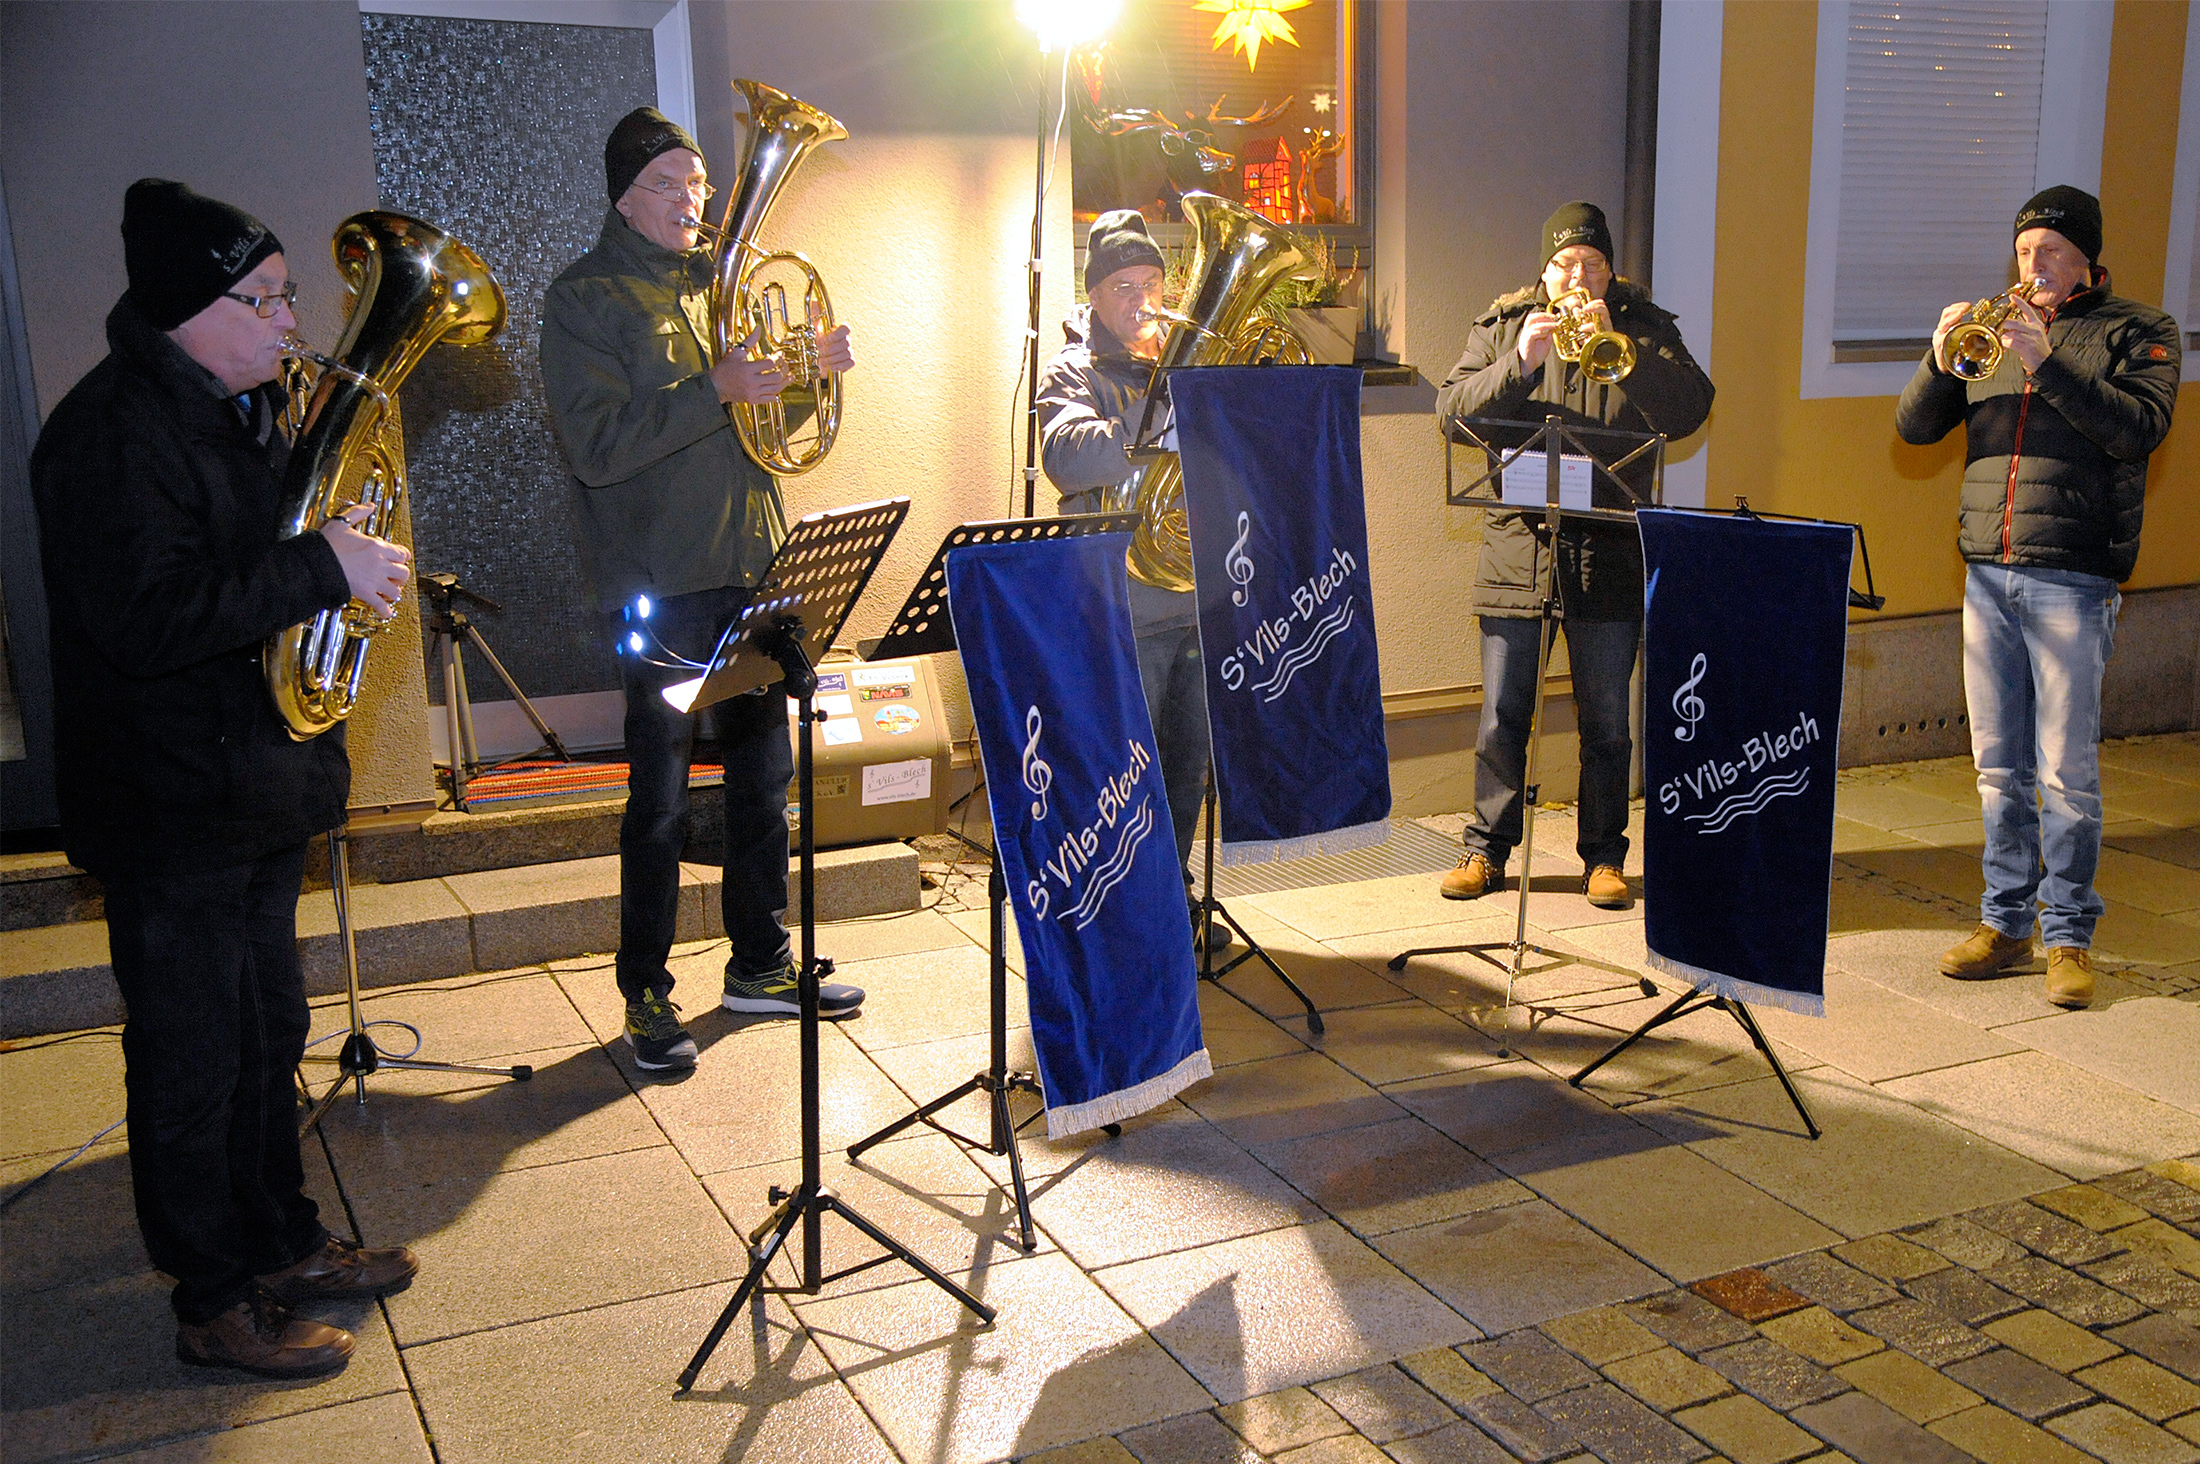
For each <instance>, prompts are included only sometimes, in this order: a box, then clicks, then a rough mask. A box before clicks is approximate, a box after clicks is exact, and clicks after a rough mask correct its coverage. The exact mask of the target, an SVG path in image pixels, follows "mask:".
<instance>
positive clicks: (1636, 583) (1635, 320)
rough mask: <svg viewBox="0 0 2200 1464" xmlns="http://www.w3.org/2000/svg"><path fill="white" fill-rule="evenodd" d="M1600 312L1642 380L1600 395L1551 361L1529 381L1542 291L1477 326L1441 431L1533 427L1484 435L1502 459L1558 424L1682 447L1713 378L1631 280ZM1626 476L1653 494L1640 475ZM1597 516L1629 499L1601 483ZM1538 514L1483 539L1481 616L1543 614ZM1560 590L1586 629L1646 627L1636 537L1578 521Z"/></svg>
mask: <svg viewBox="0 0 2200 1464" xmlns="http://www.w3.org/2000/svg"><path fill="white" fill-rule="evenodd" d="M1604 302H1605V305H1606V307H1607V308H1608V309H1609V310H1610V312H1611V315H1612V325H1613V327H1614V328H1615V329H1617V330H1619V331H1620V332H1622V333H1623V334H1625V335H1627V336H1629V337H1631V338H1633V340H1634V342H1635V369H1634V371H1633V372H1632V373H1631V374H1630V375H1629V376H1628V377H1627V379H1626V380H1625V381H1624V382H1621V383H1619V384H1618V385H1616V386H1600V385H1598V384H1597V383H1596V382H1593V381H1591V380H1589V379H1588V378H1587V377H1585V376H1583V375H1582V374H1581V372H1580V371H1579V370H1577V369H1576V368H1574V367H1573V366H1570V365H1568V364H1567V363H1565V362H1564V361H1561V360H1559V359H1558V357H1557V356H1556V355H1555V354H1554V355H1551V356H1549V357H1547V358H1545V360H1544V363H1543V365H1542V366H1540V367H1538V368H1537V369H1536V370H1534V371H1524V370H1523V369H1522V366H1521V361H1520V352H1519V350H1518V346H1519V342H1520V331H1521V328H1522V326H1524V325H1525V324H1526V323H1527V318H1528V312H1529V311H1531V310H1536V309H1540V308H1542V307H1544V306H1545V305H1546V304H1547V303H1548V301H1547V299H1546V297H1545V295H1544V291H1543V286H1542V285H1541V284H1540V283H1539V284H1535V285H1531V286H1529V287H1528V288H1526V289H1523V290H1515V291H1513V292H1512V293H1511V294H1509V295H1502V296H1499V297H1498V298H1497V299H1496V300H1494V301H1492V302H1491V303H1490V306H1489V308H1488V309H1487V310H1484V311H1483V312H1482V314H1481V315H1480V316H1479V317H1478V318H1477V319H1476V320H1475V322H1474V326H1473V329H1472V330H1470V331H1469V332H1468V335H1467V349H1466V351H1465V353H1464V354H1462V355H1461V356H1460V358H1459V364H1458V365H1456V366H1454V367H1452V368H1451V375H1449V376H1447V377H1446V378H1444V384H1443V386H1442V387H1441V388H1440V389H1439V390H1438V392H1437V394H1436V420H1437V422H1438V423H1439V424H1444V423H1448V422H1450V420H1451V419H1452V418H1453V417H1501V418H1504V419H1506V420H1509V421H1519V422H1524V423H1527V424H1529V425H1528V426H1527V427H1525V428H1523V429H1522V430H1521V431H1520V432H1518V433H1517V434H1507V433H1504V432H1494V433H1491V432H1480V433H1478V434H1477V435H1479V436H1482V437H1484V438H1485V439H1486V440H1488V441H1490V442H1492V443H1493V444H1494V445H1495V446H1498V447H1514V446H1517V445H1518V444H1519V443H1520V442H1521V441H1522V440H1523V439H1525V438H1526V437H1527V435H1528V433H1529V432H1530V431H1533V430H1534V428H1536V427H1540V426H1542V425H1543V418H1544V417H1545V416H1546V415H1548V414H1551V413H1554V412H1555V413H1556V414H1557V415H1558V416H1559V417H1561V418H1563V419H1564V420H1565V421H1566V422H1568V423H1569V424H1572V425H1577V426H1592V427H1597V426H1602V427H1615V428H1619V429H1622V430H1624V431H1629V432H1662V433H1664V434H1665V435H1666V436H1667V437H1668V438H1681V437H1686V436H1687V435H1688V434H1689V433H1691V432H1693V431H1695V430H1696V429H1697V428H1698V427H1701V426H1702V425H1703V422H1704V418H1706V417H1708V416H1709V415H1710V414H1711V378H1709V377H1708V376H1706V375H1704V373H1703V368H1702V367H1700V366H1698V365H1697V364H1696V362H1695V358H1694V357H1692V356H1690V355H1689V354H1688V347H1687V346H1685V345H1683V344H1682V342H1681V333H1680V328H1679V327H1678V326H1677V325H1676V324H1675V323H1674V319H1673V316H1672V315H1671V314H1669V313H1668V312H1666V311H1664V310H1661V309H1659V308H1658V307H1657V306H1656V305H1655V304H1653V303H1651V300H1650V297H1649V296H1648V295H1646V294H1644V293H1643V290H1642V287H1641V286H1640V285H1637V284H1635V283H1634V282H1633V281H1632V280H1626V279H1615V280H1613V281H1612V284H1611V288H1610V289H1608V290H1606V291H1605V296H1604ZM1640 466H1641V469H1642V470H1641V471H1640V473H1639V474H1633V475H1630V476H1629V479H1628V481H1629V484H1630V486H1632V487H1634V488H1635V490H1636V491H1637V492H1641V493H1645V494H1646V493H1647V492H1648V487H1649V473H1648V471H1647V464H1646V463H1645V464H1642V465H1640ZM1595 502H1596V505H1597V507H1599V508H1623V507H1625V506H1626V500H1625V498H1624V497H1623V496H1622V495H1621V494H1620V493H1619V491H1618V490H1617V489H1614V488H1613V487H1611V485H1609V484H1607V483H1604V482H1602V481H1599V483H1598V484H1597V491H1596V499H1595ZM1540 519H1541V515H1540V514H1530V513H1492V514H1489V515H1488V516H1487V518H1486V520H1485V522H1484V524H1483V528H1482V558H1481V562H1480V564H1479V565H1478V566H1477V567H1476V569H1475V576H1474V608H1475V611H1476V613H1478V614H1482V615H1497V616H1510V617H1520V616H1529V615H1535V614H1538V613H1540V612H1541V610H1542V600H1541V598H1540V597H1539V596H1538V595H1537V593H1536V584H1537V581H1538V579H1539V578H1540V575H1541V570H1542V564H1541V556H1542V555H1543V554H1544V553H1546V552H1548V551H1547V549H1546V547H1545V545H1544V542H1543V541H1544V537H1545V536H1544V532H1543V528H1542V524H1541V522H1540ZM1558 584H1559V593H1560V597H1561V600H1562V602H1563V603H1564V605H1565V607H1566V613H1567V614H1568V615H1570V616H1572V617H1574V618H1575V619H1579V620H1640V619H1642V541H1641V539H1640V538H1639V537H1638V536H1637V535H1636V533H1635V528H1634V525H1632V524H1617V523H1597V522H1592V521H1582V522H1577V523H1573V524H1568V525H1566V526H1564V527H1562V528H1561V529H1560V530H1559V536H1558Z"/></svg>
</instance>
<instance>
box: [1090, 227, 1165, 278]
mask: <svg viewBox="0 0 2200 1464" xmlns="http://www.w3.org/2000/svg"><path fill="white" fill-rule="evenodd" d="M1140 264H1150V265H1152V266H1153V267H1154V268H1155V269H1164V268H1166V267H1167V266H1165V265H1163V264H1162V262H1161V250H1160V248H1159V247H1158V246H1157V245H1155V243H1154V242H1153V235H1151V234H1149V233H1147V232H1146V220H1145V216H1144V215H1142V214H1140V213H1139V211H1138V210H1137V209H1135V208H1116V209H1110V210H1108V211H1107V212H1106V213H1104V214H1102V215H1100V217H1098V218H1096V219H1094V220H1093V221H1092V232H1091V233H1089V234H1087V235H1086V236H1085V293H1086V294H1087V295H1090V294H1091V293H1092V292H1093V291H1094V290H1095V289H1097V288H1098V287H1099V284H1100V282H1101V281H1102V280H1104V279H1106V278H1107V277H1108V276H1109V275H1111V274H1114V273H1115V272H1116V271H1117V270H1119V269H1129V268H1131V267H1132V266H1133V265H1140Z"/></svg>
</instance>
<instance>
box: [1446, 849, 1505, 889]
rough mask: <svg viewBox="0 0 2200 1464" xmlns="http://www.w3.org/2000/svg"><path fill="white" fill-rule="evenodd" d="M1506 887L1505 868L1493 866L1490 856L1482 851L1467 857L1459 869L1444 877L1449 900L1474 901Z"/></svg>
mask: <svg viewBox="0 0 2200 1464" xmlns="http://www.w3.org/2000/svg"><path fill="white" fill-rule="evenodd" d="M1504 887H1505V866H1504V865H1502V864H1492V863H1491V862H1490V856H1489V855H1487V854H1484V853H1482V852H1481V851H1480V850H1476V851H1475V852H1473V853H1471V854H1468V855H1466V856H1465V857H1464V858H1462V859H1461V860H1460V861H1459V867H1458V868H1457V869H1454V870H1452V871H1451V872H1450V873H1449V874H1447V875H1445V876H1444V883H1443V885H1442V889H1443V894H1444V898H1445V899H1447V900H1474V899H1479V898H1481V897H1482V896H1483V895H1486V894H1488V893H1489V892H1490V891H1492V890H1501V889H1503V888H1504Z"/></svg>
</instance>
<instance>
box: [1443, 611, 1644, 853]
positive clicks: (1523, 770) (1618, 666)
mask: <svg viewBox="0 0 2200 1464" xmlns="http://www.w3.org/2000/svg"><path fill="white" fill-rule="evenodd" d="M1565 632H1566V656H1567V660H1568V662H1569V664H1570V665H1571V666H1572V668H1573V681H1574V715H1575V720H1576V722H1577V723H1578V725H1579V727H1580V729H1581V785H1580V788H1579V790H1578V793H1577V795H1576V801H1575V819H1574V821H1575V828H1576V837H1575V843H1574V847H1575V850H1576V851H1577V852H1578V853H1579V854H1580V855H1581V862H1582V864H1583V865H1584V866H1586V867H1588V868H1590V869H1594V868H1596V867H1597V866H1598V865H1600V864H1615V865H1616V864H1624V863H1626V862H1627V773H1628V768H1629V766H1630V765H1631V764H1632V763H1633V761H1634V746H1635V745H1634V739H1633V737H1632V736H1631V735H1630V733H1629V731H1628V725H1627V711H1628V695H1627V692H1628V682H1629V681H1630V680H1631V679H1632V678H1633V676H1634V674H1635V646H1636V644H1637V642H1639V641H1640V640H1641V639H1642V626H1641V624H1640V623H1639V622H1637V621H1633V620H1569V621H1566V622H1565ZM1541 638H1542V622H1541V621H1539V620H1528V619H1521V618H1517V617H1513V616H1503V615H1485V616H1483V617H1482V723H1481V727H1480V729H1479V730H1478V731H1477V732H1476V734H1475V739H1474V813H1473V815H1472V816H1471V817H1470V818H1468V820H1467V827H1466V830H1465V832H1464V833H1463V834H1462V836H1461V842H1463V843H1464V844H1465V845H1466V847H1467V850H1468V852H1470V853H1475V852H1479V853H1482V854H1485V855H1487V856H1489V860H1490V862H1491V863H1492V864H1495V865H1497V866H1499V867H1500V868H1502V867H1503V866H1504V863H1505V859H1506V857H1507V856H1508V855H1510V854H1511V853H1512V851H1513V850H1514V848H1515V847H1517V846H1518V845H1519V843H1520V832H1521V829H1520V819H1521V807H1522V805H1523V802H1524V801H1525V800H1524V798H1523V791H1522V787H1521V785H1522V783H1523V782H1525V781H1526V777H1527V765H1528V723H1529V721H1530V720H1531V718H1532V717H1533V715H1534V712H1535V681H1536V669H1537V668H1536V650H1537V647H1538V644H1539V642H1540V640H1541Z"/></svg>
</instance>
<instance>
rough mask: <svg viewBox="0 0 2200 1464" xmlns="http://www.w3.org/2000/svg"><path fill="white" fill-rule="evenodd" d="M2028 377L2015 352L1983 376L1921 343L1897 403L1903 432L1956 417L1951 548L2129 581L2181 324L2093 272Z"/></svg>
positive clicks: (2051, 327)
mask: <svg viewBox="0 0 2200 1464" xmlns="http://www.w3.org/2000/svg"><path fill="white" fill-rule="evenodd" d="M2047 340H2048V345H2049V348H2050V350H2049V354H2048V357H2047V359H2046V360H2044V361H2042V362H2041V363H2040V369H2039V370H2037V371H2035V372H2033V373H2032V374H2031V375H2030V376H2029V377H2027V376H2026V375H2025V374H2024V366H2023V363H2022V362H2020V361H2018V360H2017V357H2016V353H2015V352H2014V351H2008V352H2004V353H2003V355H2002V359H2001V369H2000V370H1998V371H1996V372H1995V373H1994V374H1993V375H1992V376H1990V377H1988V378H1987V379H1986V380H1984V381H1976V382H1965V381H1964V380H1963V379H1962V378H1960V377H1955V376H1950V375H1948V374H1946V373H1945V372H1943V371H1942V370H1941V369H1940V367H1939V365H1938V364H1937V363H1936V362H1935V361H1934V360H1933V358H1932V355H1931V353H1930V352H1928V353H1927V354H1926V356H1925V359H1924V360H1922V361H1920V362H1919V363H1918V366H1917V374H1916V375H1915V376H1913V377H1911V378H1910V384H1909V386H1908V388H1907V389H1905V390H1904V391H1903V393H1902V400H1901V402H1900V403H1899V404H1898V405H1897V406H1896V408H1895V429H1896V431H1898V432H1900V433H1901V435H1902V440H1903V441H1905V442H1913V443H1927V442H1938V441H1939V440H1940V439H1941V438H1943V437H1945V436H1947V435H1948V433H1949V432H1951V431H1953V430H1954V428H1955V425H1956V424H1957V423H1958V422H1961V423H1962V424H1963V426H1964V437H1965V448H1964V466H1963V506H1962V513H1961V519H1960V530H1959V543H1960V545H1961V548H1962V551H1963V557H1964V558H1965V559H1966V560H1968V561H1970V562H1972V563H1974V564H2025V565H2033V566H2036V567H2039V568H2043V569H2064V570H2074V571H2076V572H2078V573H2080V574H2094V575H2099V576H2101V577H2102V578H2103V579H2112V580H2116V581H2119V582H2121V581H2123V580H2126V579H2129V578H2130V577H2131V571H2132V568H2133V567H2134V566H2135V565H2136V564H2137V563H2138V561H2139V525H2140V521H2141V519H2142V518H2143V517H2144V515H2145V512H2146V491H2147V457H2148V455H2149V454H2151V453H2152V452H2153V451H2154V449H2155V448H2157V447H2159V446H2161V444H2162V439H2163V438H2165V437H2167V436H2168V435H2169V422H2170V412H2171V410H2172V409H2173V408H2175V406H2176V405H2177V384H2178V372H2179V368H2180V365H2181V363H2182V359H2183V355H2184V349H2183V345H2182V343H2181V342H2180V341H2179V340H2178V339H2177V322H2175V321H2174V320H2172V319H2170V317H2169V316H2167V315H2165V314H2163V313H2162V312H2161V311H2159V310H2156V309H2155V308H2154V307H2153V306H2151V305H2142V304H2140V303H2139V302H2138V301H2136V300H2126V299H2123V298H2122V297H2120V296H2117V295H2113V294H2111V293H2109V281H2108V273H2107V271H2105V270H2098V271H2097V274H2096V278H2095V279H2094V280H2093V281H2091V282H2090V284H2089V285H2088V287H2087V288H2086V289H2084V290H2081V291H2079V292H2078V293H2077V294H2075V295H2073V296H2071V298H2070V299H2069V300H2068V301H2066V302H2064V304H2063V306H2062V308H2061V309H2060V310H2057V311H2056V312H2055V315H2054V318H2053V319H2052V320H2050V321H2049V322H2048V324H2047Z"/></svg>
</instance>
